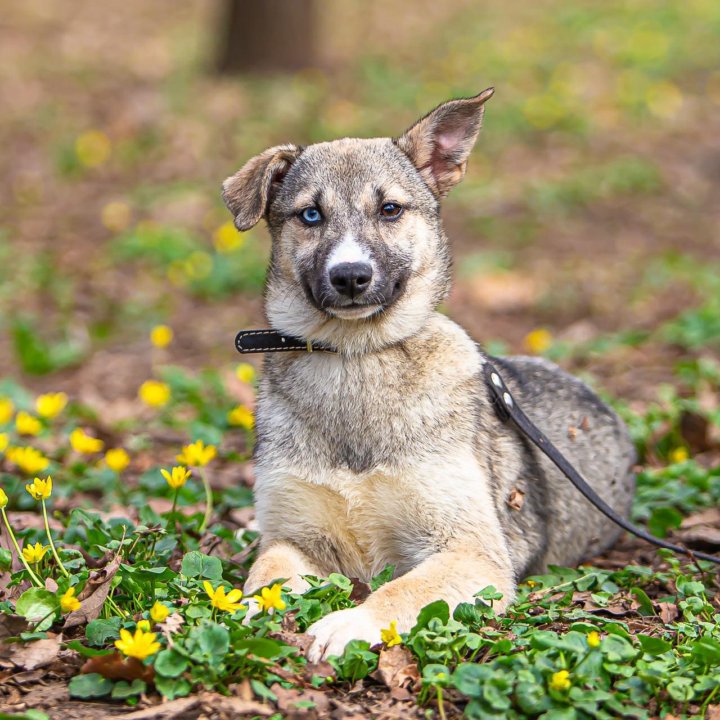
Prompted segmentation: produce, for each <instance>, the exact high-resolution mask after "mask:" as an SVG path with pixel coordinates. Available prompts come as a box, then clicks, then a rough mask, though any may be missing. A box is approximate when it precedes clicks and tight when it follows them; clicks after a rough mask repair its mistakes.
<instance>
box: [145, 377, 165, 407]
mask: <svg viewBox="0 0 720 720" xmlns="http://www.w3.org/2000/svg"><path fill="white" fill-rule="evenodd" d="M138 395H139V396H140V399H141V400H142V401H143V402H144V403H145V404H146V405H149V406H150V407H162V406H163V405H167V404H168V403H169V402H170V388H169V387H168V386H167V385H166V384H165V383H164V382H159V381H158V380H146V381H145V382H144V383H143V384H142V385H141V386H140V390H138Z"/></svg>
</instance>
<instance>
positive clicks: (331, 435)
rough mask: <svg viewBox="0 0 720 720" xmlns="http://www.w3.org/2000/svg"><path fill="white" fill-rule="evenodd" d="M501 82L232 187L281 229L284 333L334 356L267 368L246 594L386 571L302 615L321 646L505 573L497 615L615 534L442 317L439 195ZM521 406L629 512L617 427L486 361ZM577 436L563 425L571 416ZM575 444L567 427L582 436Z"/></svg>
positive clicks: (551, 374) (230, 192)
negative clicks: (311, 579) (323, 611)
mask: <svg viewBox="0 0 720 720" xmlns="http://www.w3.org/2000/svg"><path fill="white" fill-rule="evenodd" d="M492 94H493V90H492V88H490V89H488V90H485V91H484V92H482V93H480V94H479V95H477V96H475V97H471V98H463V99H456V100H450V101H448V102H446V103H444V104H442V105H440V106H439V107H437V108H436V109H435V110H433V111H432V112H430V113H429V114H428V115H426V116H425V117H423V118H422V119H420V120H419V121H418V122H416V123H415V124H414V125H413V126H412V127H410V128H409V129H408V130H407V131H406V132H405V133H404V134H403V135H401V136H400V137H396V138H374V139H350V138H345V139H342V140H335V141H332V142H324V143H318V144H315V145H310V146H308V147H302V146H298V145H280V146H277V147H272V148H270V149H268V150H265V152H263V153H261V154H260V155H258V156H257V157H254V158H253V159H251V160H250V161H248V162H247V164H246V165H244V166H243V167H242V168H241V169H240V170H239V171H238V172H237V173H236V174H235V175H233V176H232V177H230V178H228V180H226V181H225V183H224V186H223V190H224V192H223V197H224V199H225V202H226V204H227V206H228V208H229V209H230V211H231V212H232V214H233V215H234V217H235V224H236V226H237V227H238V229H239V230H247V229H249V228H251V227H252V226H253V225H255V224H256V223H257V222H259V221H260V220H261V219H265V220H266V221H267V224H268V226H269V228H270V233H271V235H272V257H271V261H270V267H269V272H268V279H267V288H266V295H265V300H266V310H267V315H268V319H269V321H270V323H271V324H272V326H273V327H274V328H275V329H277V330H279V331H281V332H283V333H286V334H288V335H293V336H296V337H300V338H303V339H304V340H311V341H315V342H319V343H323V344H324V345H326V346H327V347H329V348H332V349H333V350H335V351H336V352H312V353H308V352H283V353H275V354H269V355H268V356H267V358H266V360H265V372H264V374H263V378H262V382H261V386H260V393H259V399H258V408H257V446H256V449H255V462H256V465H255V473H256V478H257V480H256V485H255V495H256V503H257V519H258V523H259V528H260V532H261V537H262V539H261V546H260V548H261V549H260V554H259V557H258V559H257V561H256V562H255V564H254V565H253V567H252V569H251V571H250V575H249V577H248V580H247V584H246V589H247V590H248V591H253V590H256V589H257V588H259V587H262V586H264V585H268V584H270V583H272V582H273V581H276V580H278V579H282V580H283V581H284V582H285V585H286V586H288V587H290V588H291V589H292V590H293V591H295V592H302V591H303V590H304V589H306V588H307V583H306V582H305V581H304V580H303V576H304V575H317V576H325V575H327V574H328V573H330V572H340V573H343V574H344V575H347V576H350V577H357V578H361V579H363V580H366V581H367V580H369V579H370V578H371V577H373V575H375V574H377V573H378V572H380V571H381V570H382V569H383V568H384V567H385V566H386V565H388V564H391V565H394V566H395V575H394V578H393V579H392V580H391V581H390V582H389V583H387V584H385V585H383V586H382V587H381V588H380V589H378V590H377V591H375V592H374V593H372V594H371V595H370V596H369V597H368V598H367V600H366V601H365V602H364V603H363V604H362V605H360V606H358V607H356V608H352V609H347V610H340V611H337V612H333V613H331V614H330V615H328V616H326V617H325V618H323V619H322V620H320V621H318V622H316V623H315V624H314V625H312V626H311V627H310V628H309V630H308V632H309V633H310V634H311V635H312V636H314V641H313V645H312V647H311V649H310V653H309V657H310V658H311V659H312V660H319V659H320V658H322V657H327V656H328V655H337V654H340V653H342V651H343V649H344V647H345V645H346V643H347V642H348V641H350V640H352V639H362V640H367V641H368V642H369V643H371V644H373V643H377V642H379V641H380V630H381V629H382V628H386V627H388V626H389V624H390V622H391V621H393V620H395V621H397V626H398V630H399V631H400V632H403V631H407V630H409V629H410V628H411V627H412V626H413V624H414V623H415V620H416V616H417V614H418V611H419V610H420V609H421V608H422V607H423V606H425V605H426V604H428V603H429V602H432V601H433V600H437V599H440V598H443V599H445V600H446V601H447V602H448V603H449V604H450V606H451V607H454V606H456V605H457V604H459V603H461V602H466V601H470V602H472V601H473V596H474V594H475V593H477V592H478V591H480V590H481V589H482V588H484V587H486V586H488V585H493V586H495V588H497V590H499V591H500V592H501V593H502V596H503V597H502V600H500V601H499V602H498V603H497V605H496V608H497V609H499V611H503V610H504V609H505V608H506V607H507V605H508V604H509V603H511V602H512V601H513V597H514V594H515V585H516V582H517V581H518V580H519V579H521V578H522V577H523V576H525V575H527V574H530V573H538V572H542V571H543V569H544V568H546V566H547V565H548V564H549V563H554V564H559V565H572V564H576V563H578V562H579V561H581V560H582V559H584V558H588V557H591V556H592V555H594V554H596V553H599V552H601V551H602V550H604V549H605V548H607V547H608V546H610V545H611V544H612V543H613V542H614V540H615V539H616V538H617V536H618V534H619V530H618V528H617V527H615V526H614V525H613V524H612V523H611V522H610V521H609V520H607V519H606V518H605V517H604V516H602V515H601V514H600V513H599V512H597V511H596V510H595V509H594V508H593V507H592V506H590V505H589V504H588V503H587V501H586V500H585V499H584V498H582V497H581V495H580V494H579V493H578V492H577V491H576V490H575V488H573V487H572V486H571V485H570V484H569V483H568V481H567V480H566V479H565V478H564V477H563V476H562V475H561V474H560V472H559V471H558V470H557V469H556V468H555V466H554V465H552V463H551V462H550V461H549V460H547V459H546V458H545V457H544V456H542V455H541V454H540V453H539V452H538V451H537V450H536V449H535V448H534V447H532V446H531V445H530V444H529V443H528V442H527V441H526V440H524V439H523V438H522V437H521V436H519V435H518V433H517V431H516V430H515V429H514V428H513V427H512V426H511V425H506V424H503V423H502V422H501V421H500V420H499V419H498V417H497V415H496V413H495V410H494V409H493V406H492V404H491V399H490V396H489V391H488V389H487V387H486V385H485V382H484V380H483V376H482V367H483V363H484V362H485V359H486V356H485V355H484V354H483V351H482V349H481V348H479V347H478V345H477V344H476V343H475V342H474V341H473V340H472V339H470V337H468V335H467V334H466V333H465V331H464V330H463V329H462V328H460V327H459V326H458V325H456V324H455V323H454V322H452V320H450V319H448V318H447V317H445V316H444V315H442V314H440V313H439V312H437V307H438V305H439V303H440V302H441V301H442V300H443V298H445V297H446V296H447V294H448V291H449V288H450V253H449V249H448V241H447V237H446V235H445V232H444V230H443V225H442V222H441V220H440V200H441V198H443V197H444V196H445V195H446V194H447V193H448V192H449V191H450V189H451V188H452V187H453V186H454V185H456V184H457V183H459V182H460V180H461V179H462V178H463V176H464V174H465V169H466V166H467V161H468V156H469V154H470V151H471V149H472V147H473V145H474V143H475V141H476V139H477V136H478V133H479V130H480V126H481V121H482V117H483V110H484V104H485V102H486V101H487V100H488V99H489V98H490V97H491V95H492ZM493 363H495V365H496V367H498V368H499V370H500V372H501V373H502V375H503V377H504V379H505V381H506V382H507V384H508V386H509V387H510V389H511V390H512V392H513V394H514V396H515V399H516V400H517V402H518V403H519V404H520V405H522V407H523V408H524V410H525V412H526V413H527V414H528V416H529V417H530V418H531V419H533V420H534V421H535V422H536V423H537V424H538V425H539V426H540V427H541V428H542V430H543V431H544V432H545V434H546V435H547V436H548V437H549V438H550V440H551V441H552V442H553V443H555V444H556V445H557V446H558V448H559V449H560V450H561V451H562V452H563V453H564V454H565V455H566V456H567V457H568V459H569V460H570V461H571V462H572V463H573V464H574V465H575V466H576V467H577V469H578V470H579V471H580V472H581V473H582V474H583V475H584V476H585V477H586V478H587V480H588V481H589V482H590V483H591V484H592V485H593V487H594V489H595V490H596V491H597V492H598V493H599V494H600V495H601V496H602V497H603V499H605V500H606V501H607V502H608V503H610V505H611V506H612V507H613V508H614V509H615V510H616V511H617V512H619V513H620V514H622V515H624V516H627V515H628V513H629V509H630V505H631V502H632V497H633V493H634V479H633V475H632V472H631V468H632V465H633V463H634V451H633V447H632V444H631V442H630V439H629V437H628V433H627V430H626V428H625V427H624V426H623V424H622V422H621V420H620V419H619V418H618V417H617V416H616V415H615V414H614V413H613V412H612V411H611V410H610V409H609V408H608V407H606V406H605V405H604V404H603V403H602V402H601V401H600V400H599V399H598V398H597V397H596V396H595V395H594V394H593V393H592V392H591V391H590V390H589V389H588V387H586V386H585V385H584V384H583V383H582V382H580V381H579V380H577V379H575V378H573V377H572V376H570V375H568V374H566V373H565V372H563V371H562V370H560V369H559V368H558V367H556V366H555V365H553V364H551V363H549V362H546V361H545V360H541V359H538V358H529V357H510V358H505V359H493ZM570 426H573V427H576V428H579V430H578V431H577V433H569V427H570ZM571 435H572V437H571Z"/></svg>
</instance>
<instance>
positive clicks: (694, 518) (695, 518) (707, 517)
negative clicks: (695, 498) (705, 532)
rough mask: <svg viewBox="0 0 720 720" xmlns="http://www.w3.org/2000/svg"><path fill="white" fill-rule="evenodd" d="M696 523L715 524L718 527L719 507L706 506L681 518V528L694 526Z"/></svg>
mask: <svg viewBox="0 0 720 720" xmlns="http://www.w3.org/2000/svg"><path fill="white" fill-rule="evenodd" d="M696 525H716V526H718V527H720V508H716V507H713V508H708V509H707V510H702V511H701V512H697V513H693V514H692V515H688V516H687V517H685V518H683V520H682V522H681V523H680V527H681V528H690V527H695V526H696Z"/></svg>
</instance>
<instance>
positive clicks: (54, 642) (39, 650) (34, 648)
mask: <svg viewBox="0 0 720 720" xmlns="http://www.w3.org/2000/svg"><path fill="white" fill-rule="evenodd" d="M61 641H62V635H57V636H55V637H48V638H44V639H42V640H33V641H32V642H28V643H22V644H17V645H15V646H14V648H15V649H14V652H13V653H12V655H11V656H10V660H11V661H12V662H13V663H15V665H17V666H18V667H20V668H23V669H25V670H34V669H35V668H41V667H45V666H46V665H49V664H50V663H51V662H53V660H55V658H57V656H58V653H59V652H60V642H61Z"/></svg>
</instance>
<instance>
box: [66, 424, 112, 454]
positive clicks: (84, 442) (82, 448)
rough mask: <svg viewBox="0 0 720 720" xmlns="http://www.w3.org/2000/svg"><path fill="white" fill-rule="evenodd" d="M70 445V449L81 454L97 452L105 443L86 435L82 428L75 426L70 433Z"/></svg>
mask: <svg viewBox="0 0 720 720" xmlns="http://www.w3.org/2000/svg"><path fill="white" fill-rule="evenodd" d="M70 445H72V449H73V450H74V451H75V452H78V453H80V454H81V455H90V454H92V453H97V452H100V451H101V450H102V449H103V447H105V443H104V442H103V441H102V440H98V439H97V438H94V437H92V435H88V434H87V433H86V432H85V431H84V430H83V429H82V428H75V429H74V430H73V431H72V432H71V433H70Z"/></svg>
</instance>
